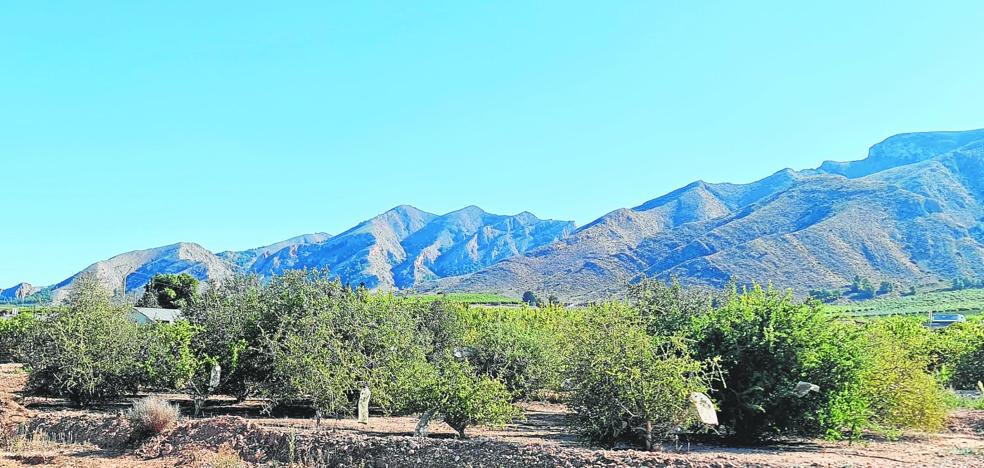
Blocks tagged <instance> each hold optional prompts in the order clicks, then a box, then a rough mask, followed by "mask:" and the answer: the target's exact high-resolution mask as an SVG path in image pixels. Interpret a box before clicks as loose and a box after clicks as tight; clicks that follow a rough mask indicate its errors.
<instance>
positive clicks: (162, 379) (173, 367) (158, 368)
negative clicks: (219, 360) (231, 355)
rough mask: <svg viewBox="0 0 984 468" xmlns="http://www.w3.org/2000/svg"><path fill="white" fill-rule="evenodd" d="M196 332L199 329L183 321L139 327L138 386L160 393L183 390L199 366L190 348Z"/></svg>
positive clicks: (199, 363)
mask: <svg viewBox="0 0 984 468" xmlns="http://www.w3.org/2000/svg"><path fill="white" fill-rule="evenodd" d="M199 331H200V327H196V326H193V325H191V324H189V323H188V322H186V321H184V320H181V321H178V322H176V323H173V324H172V323H154V324H149V325H142V326H140V329H139V333H138V340H139V351H138V357H137V360H138V362H139V364H140V366H141V367H142V369H143V378H142V380H141V386H142V387H143V388H149V389H152V390H160V391H166V390H177V389H184V388H185V387H186V386H187V385H188V384H189V383H190V382H191V380H192V378H193V377H194V376H195V374H196V372H197V371H198V368H199V367H200V366H201V365H202V364H201V362H200V360H199V359H198V358H197V357H196V356H195V354H194V351H193V348H192V343H193V341H194V339H195V336H196V335H197V334H198V333H199Z"/></svg>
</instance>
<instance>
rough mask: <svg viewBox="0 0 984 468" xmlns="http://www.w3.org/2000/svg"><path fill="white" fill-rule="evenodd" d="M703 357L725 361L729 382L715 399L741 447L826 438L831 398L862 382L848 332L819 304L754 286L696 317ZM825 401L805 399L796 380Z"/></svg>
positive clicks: (724, 382)
mask: <svg viewBox="0 0 984 468" xmlns="http://www.w3.org/2000/svg"><path fill="white" fill-rule="evenodd" d="M693 333H694V338H695V339H696V348H695V349H696V353H697V356H699V357H700V358H703V359H720V366H721V370H722V373H723V376H724V378H723V380H721V381H717V382H714V384H713V390H712V394H711V395H712V396H713V397H714V398H715V399H716V400H717V403H718V404H719V405H720V419H721V423H722V425H723V426H724V427H725V429H726V430H727V431H728V432H727V435H728V436H729V437H730V438H732V439H734V440H737V441H738V442H742V443H749V442H756V441H759V440H762V439H765V438H769V437H773V436H777V435H815V434H819V433H823V429H824V427H823V423H824V421H823V419H822V417H821V416H822V412H823V410H824V408H825V407H826V405H827V403H828V400H829V399H830V398H831V397H832V396H835V395H837V392H838V391H840V390H841V389H844V388H846V387H847V386H849V385H850V384H851V383H853V382H855V381H856V378H857V374H858V365H857V363H856V362H855V358H856V353H855V352H854V351H853V349H852V348H851V344H852V343H851V340H850V329H848V328H845V327H842V326H839V325H838V324H837V323H836V322H834V321H833V318H832V317H830V316H828V315H827V314H826V313H825V312H824V310H823V307H822V306H821V305H820V304H819V303H817V302H812V303H807V304H800V303H795V302H793V300H792V297H791V296H790V295H788V294H784V293H780V292H777V291H773V290H763V289H762V288H760V287H757V286H754V287H752V288H751V289H750V290H746V291H745V292H743V293H740V294H739V293H738V292H737V291H733V292H732V293H731V295H730V297H729V298H728V299H727V301H726V302H725V303H724V304H723V305H722V306H721V307H718V308H716V309H714V310H713V311H711V312H709V313H708V314H705V315H702V316H700V317H698V318H697V319H695V322H694V332H693ZM800 381H805V382H810V383H813V384H816V385H818V386H819V387H820V389H821V391H822V392H824V393H823V395H817V394H813V393H811V394H808V395H806V396H803V397H800V396H798V395H797V394H796V393H794V392H793V389H794V388H795V386H796V385H797V383H798V382H800Z"/></svg>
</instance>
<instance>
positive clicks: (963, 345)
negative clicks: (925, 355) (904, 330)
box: [936, 320, 984, 390]
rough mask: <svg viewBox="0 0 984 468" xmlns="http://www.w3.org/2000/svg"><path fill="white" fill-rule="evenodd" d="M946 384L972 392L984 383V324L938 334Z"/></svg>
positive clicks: (954, 327)
mask: <svg viewBox="0 0 984 468" xmlns="http://www.w3.org/2000/svg"><path fill="white" fill-rule="evenodd" d="M936 333H938V338H937V340H936V342H937V349H938V353H939V354H940V361H941V368H942V372H943V376H942V377H943V378H942V380H943V382H944V383H946V384H949V385H950V386H952V387H954V388H957V389H961V390H969V389H973V388H976V386H977V382H980V381H984V321H980V320H976V321H970V322H964V323H956V324H953V325H951V326H949V327H946V328H944V329H943V330H940V331H938V332H936Z"/></svg>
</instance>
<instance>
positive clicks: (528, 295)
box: [523, 291, 540, 307]
mask: <svg viewBox="0 0 984 468" xmlns="http://www.w3.org/2000/svg"><path fill="white" fill-rule="evenodd" d="M523 302H525V303H526V304H527V305H529V306H531V307H534V306H536V305H537V304H538V303H539V302H540V299H538V298H537V297H536V294H534V293H533V291H526V292H524V293H523Z"/></svg>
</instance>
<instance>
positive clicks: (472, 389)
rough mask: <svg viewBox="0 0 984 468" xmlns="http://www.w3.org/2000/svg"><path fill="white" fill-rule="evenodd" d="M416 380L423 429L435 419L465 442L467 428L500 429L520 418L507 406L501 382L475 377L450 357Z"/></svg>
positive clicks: (468, 367)
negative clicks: (419, 382)
mask: <svg viewBox="0 0 984 468" xmlns="http://www.w3.org/2000/svg"><path fill="white" fill-rule="evenodd" d="M419 378H420V379H421V381H422V386H421V387H420V393H419V395H418V397H417V401H416V405H417V407H418V409H420V410H423V411H424V416H422V418H423V419H424V422H423V425H424V426H426V422H427V420H429V418H430V417H431V415H436V416H438V417H439V418H441V419H442V420H444V422H445V423H447V425H449V426H451V427H452V428H453V429H454V430H456V431H458V436H459V437H461V438H465V437H466V435H465V429H466V428H467V427H468V426H475V425H483V426H490V427H500V426H502V425H505V424H507V423H509V422H511V421H512V420H513V419H515V418H517V417H519V416H520V415H521V414H522V413H521V412H520V411H519V409H518V408H516V407H515V406H513V405H512V404H511V403H510V394H509V391H508V390H507V389H506V386H505V385H503V384H502V382H500V381H498V380H495V379H491V378H488V377H481V376H479V375H477V374H476V373H475V371H474V369H472V368H471V366H470V365H469V364H468V362H467V361H464V360H458V359H456V358H454V356H452V355H450V354H448V355H445V356H443V357H442V358H441V359H439V360H438V362H437V363H436V365H434V366H433V367H431V370H430V371H429V372H427V373H426V374H420V375H419Z"/></svg>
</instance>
